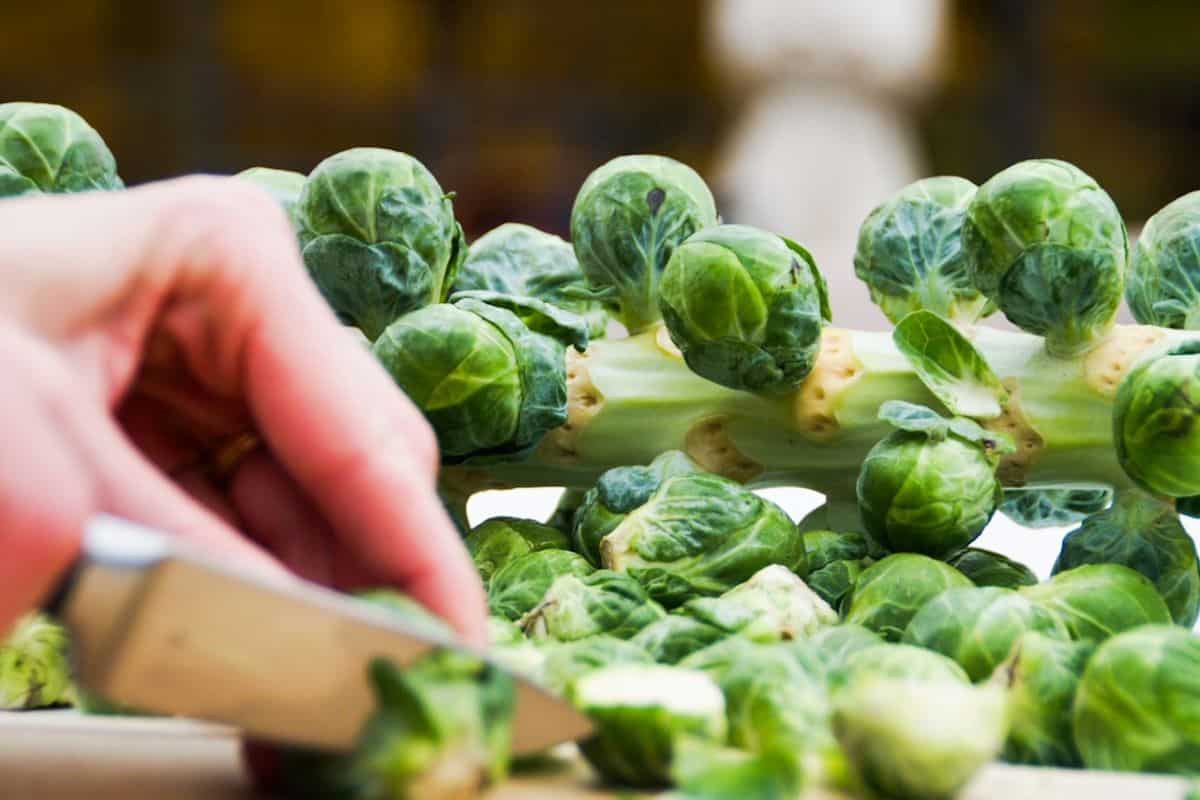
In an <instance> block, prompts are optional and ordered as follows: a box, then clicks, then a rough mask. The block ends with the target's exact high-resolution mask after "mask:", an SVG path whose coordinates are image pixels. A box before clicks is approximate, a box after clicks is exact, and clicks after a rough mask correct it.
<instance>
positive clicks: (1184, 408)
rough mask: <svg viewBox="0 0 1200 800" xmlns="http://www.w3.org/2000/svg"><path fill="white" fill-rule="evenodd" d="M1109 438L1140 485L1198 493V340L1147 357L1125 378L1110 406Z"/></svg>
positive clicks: (1159, 490) (1174, 494) (1178, 493)
mask: <svg viewBox="0 0 1200 800" xmlns="http://www.w3.org/2000/svg"><path fill="white" fill-rule="evenodd" d="M1113 442H1114V444H1115V445H1116V449H1117V458H1118V460H1120V462H1121V466H1122V467H1123V468H1124V470H1125V473H1126V474H1127V475H1128V476H1129V477H1130V478H1132V479H1133V481H1134V482H1135V483H1137V484H1138V485H1139V486H1141V487H1142V488H1143V489H1146V490H1147V491H1149V492H1151V493H1153V494H1159V495H1166V496H1168V497H1191V496H1194V495H1200V340H1196V339H1194V340H1190V341H1186V342H1183V343H1181V344H1178V345H1175V346H1173V347H1170V348H1168V349H1167V350H1165V351H1163V352H1162V353H1159V354H1157V355H1153V356H1150V357H1148V358H1146V359H1145V360H1143V361H1142V362H1141V363H1140V364H1139V365H1137V366H1136V367H1134V368H1133V369H1132V370H1131V371H1130V372H1129V374H1128V375H1126V376H1125V378H1124V379H1123V380H1122V381H1121V386H1120V388H1119V389H1118V390H1117V399H1116V402H1115V403H1114V404H1113Z"/></svg>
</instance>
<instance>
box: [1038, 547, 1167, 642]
mask: <svg viewBox="0 0 1200 800" xmlns="http://www.w3.org/2000/svg"><path fill="white" fill-rule="evenodd" d="M1020 591H1021V594H1023V595H1025V597H1026V598H1027V599H1028V600H1031V601H1032V602H1033V603H1034V604H1035V605H1039V606H1042V607H1043V608H1045V609H1046V610H1047V611H1049V612H1050V613H1052V614H1054V615H1055V616H1057V617H1058V618H1059V619H1060V620H1061V621H1062V622H1063V624H1064V625H1066V626H1067V631H1068V632H1070V634H1071V638H1072V639H1075V640H1077V641H1086V640H1091V641H1097V642H1100V641H1103V640H1105V639H1107V638H1108V637H1110V636H1113V635H1115V634H1118V633H1120V632H1122V631H1126V630H1129V629H1130V628H1136V627H1138V626H1139V625H1154V624H1160V623H1169V622H1170V621H1171V612H1170V611H1169V610H1168V609H1167V604H1166V603H1165V602H1163V599H1162V596H1161V595H1159V593H1158V591H1157V590H1156V589H1155V588H1154V584H1153V583H1151V582H1150V580H1149V579H1148V578H1146V577H1145V576H1144V575H1142V574H1140V573H1138V572H1134V571H1133V570H1132V569H1130V568H1129V567H1126V566H1123V565H1121V564H1085V565H1084V566H1082V567H1075V568H1074V569H1069V570H1067V571H1066V572H1060V573H1058V574H1057V575H1055V576H1054V577H1052V578H1051V579H1050V580H1048V581H1046V582H1045V583H1039V584H1037V585H1036V586H1026V587H1025V588H1023V589H1021V590H1020Z"/></svg>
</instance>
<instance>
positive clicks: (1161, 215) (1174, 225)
mask: <svg viewBox="0 0 1200 800" xmlns="http://www.w3.org/2000/svg"><path fill="white" fill-rule="evenodd" d="M1198 248H1200V192H1191V193H1189V194H1185V195H1184V196H1183V197H1180V198H1178V199H1176V200H1173V201H1171V202H1170V203H1167V205H1165V206H1163V208H1161V209H1160V210H1159V211H1158V212H1157V213H1155V214H1154V216H1152V217H1150V219H1148V220H1146V224H1145V225H1144V226H1142V232H1141V234H1140V235H1139V236H1138V240H1137V244H1135V245H1134V248H1133V257H1132V259H1131V260H1130V263H1129V276H1128V280H1127V282H1126V285H1125V299H1126V300H1127V301H1128V302H1129V310H1130V311H1132V312H1133V317H1134V319H1136V320H1137V321H1138V322H1140V323H1142V324H1143V325H1158V326H1159V327H1162V328H1178V329H1182V330H1189V331H1192V330H1197V329H1200V249H1198Z"/></svg>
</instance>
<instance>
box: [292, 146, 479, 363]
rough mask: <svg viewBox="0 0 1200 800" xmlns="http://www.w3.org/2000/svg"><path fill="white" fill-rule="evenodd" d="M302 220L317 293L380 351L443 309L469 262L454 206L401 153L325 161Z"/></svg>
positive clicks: (301, 208) (306, 197)
mask: <svg viewBox="0 0 1200 800" xmlns="http://www.w3.org/2000/svg"><path fill="white" fill-rule="evenodd" d="M296 214H297V217H298V219H299V222H300V243H301V247H302V249H303V254H304V264H305V266H307V267H308V272H309V274H310V275H311V276H312V278H313V280H314V281H315V282H316V284H317V288H318V289H320V290H321V294H323V295H324V296H325V300H326V301H327V302H328V303H329V305H330V306H331V307H332V308H333V310H334V311H335V312H336V313H337V315H338V317H339V318H340V319H341V320H342V321H343V322H345V323H348V324H350V325H356V326H358V327H359V328H361V329H362V332H363V333H365V334H366V336H367V338H368V339H370V340H372V341H374V340H375V339H376V338H377V337H378V336H379V334H381V333H382V332H383V331H384V329H385V328H387V327H388V326H389V325H391V324H392V323H393V322H394V321H395V320H397V319H399V318H400V317H401V316H403V315H405V314H407V313H408V312H410V311H413V310H416V309H418V308H422V307H424V306H427V305H430V304H431V303H440V302H443V301H444V300H445V299H446V297H447V295H448V293H449V291H450V287H451V286H452V285H453V283H454V277H455V274H456V273H457V272H458V267H459V265H460V264H461V263H462V260H463V258H465V257H466V254H467V248H466V242H465V240H464V238H463V232H462V226H460V225H459V224H458V222H457V221H456V220H455V219H454V205H453V203H452V202H451V196H450V195H448V194H446V193H445V192H443V191H442V187H441V186H440V185H438V182H437V179H436V178H434V177H433V175H432V174H431V173H430V172H429V170H427V169H426V168H425V166H424V165H423V164H421V162H419V161H417V160H416V159H415V158H413V157H412V156H410V155H407V154H405V153H399V152H396V151H394V150H384V149H381V148H374V147H357V148H353V149H351V150H345V151H343V152H341V153H337V154H336V155H332V156H330V157H329V158H327V159H325V160H324V161H322V162H321V163H320V164H318V165H317V166H316V167H315V168H314V169H313V171H312V172H311V173H310V174H309V176H308V180H307V181H305V183H304V188H303V190H302V191H301V192H300V198H299V201H298V204H297V209H296Z"/></svg>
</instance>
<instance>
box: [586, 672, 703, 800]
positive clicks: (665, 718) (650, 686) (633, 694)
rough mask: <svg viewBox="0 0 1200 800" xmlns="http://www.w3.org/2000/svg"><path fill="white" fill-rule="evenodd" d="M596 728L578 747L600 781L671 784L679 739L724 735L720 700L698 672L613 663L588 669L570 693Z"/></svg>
mask: <svg viewBox="0 0 1200 800" xmlns="http://www.w3.org/2000/svg"><path fill="white" fill-rule="evenodd" d="M571 698H572V700H573V701H574V702H575V704H576V705H577V706H578V707H579V708H580V709H581V710H582V711H583V712H584V713H586V714H587V715H588V716H589V717H590V718H591V719H592V722H593V723H594V724H595V727H596V730H595V733H593V734H592V735H591V736H590V737H589V738H587V739H585V740H584V741H583V742H581V743H580V745H579V749H580V750H581V751H582V752H583V755H584V757H585V758H587V760H588V762H589V763H590V764H591V765H592V766H593V767H595V769H596V771H597V772H599V773H600V774H601V775H602V776H603V777H604V778H606V779H608V780H610V781H615V782H617V783H622V784H625V785H628V786H643V787H653V786H663V785H666V784H668V783H669V782H670V769H671V760H672V756H673V753H674V750H675V747H676V745H677V744H678V743H679V742H680V741H682V740H684V739H695V740H700V741H708V742H713V743H720V742H722V741H723V740H724V739H725V700H724V698H723V697H722V696H721V690H720V689H718V688H717V686H716V684H715V683H713V680H712V679H711V678H710V677H708V676H707V675H705V674H704V673H703V672H696V671H693V670H686V669H682V668H680V667H664V666H645V665H641V664H616V665H612V666H607V667H601V668H600V669H597V670H594V671H592V672H589V673H587V674H586V675H584V676H583V677H581V678H579V679H578V680H577V681H576V682H575V686H574V688H573V689H572V691H571Z"/></svg>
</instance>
